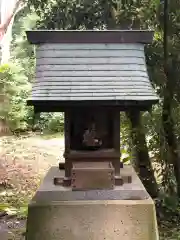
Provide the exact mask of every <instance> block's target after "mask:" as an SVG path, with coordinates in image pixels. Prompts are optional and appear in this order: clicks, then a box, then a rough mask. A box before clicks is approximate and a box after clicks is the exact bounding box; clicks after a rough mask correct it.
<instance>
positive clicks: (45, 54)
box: [36, 49, 144, 58]
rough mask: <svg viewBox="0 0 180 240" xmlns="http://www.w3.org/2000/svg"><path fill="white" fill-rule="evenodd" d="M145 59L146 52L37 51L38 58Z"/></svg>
mask: <svg viewBox="0 0 180 240" xmlns="http://www.w3.org/2000/svg"><path fill="white" fill-rule="evenodd" d="M119 56H121V57H143V56H144V51H137V50H96V51H95V50H94V49H92V50H60V51H58V50H48V51H37V52H36V57H37V58H59V57H61V58H62V57H63V58H69V57H72V58H73V57H75V58H84V57H89V58H100V57H119Z"/></svg>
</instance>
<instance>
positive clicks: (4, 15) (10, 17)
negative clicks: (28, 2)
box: [0, 0, 25, 63]
mask: <svg viewBox="0 0 180 240" xmlns="http://www.w3.org/2000/svg"><path fill="white" fill-rule="evenodd" d="M24 6H25V5H24V3H23V1H21V0H9V1H6V0H1V2H0V46H1V61H0V62H1V63H7V62H8V60H9V58H10V44H11V40H12V25H13V21H14V16H15V15H16V13H17V12H18V11H20V10H21V9H22V8H23V7H24Z"/></svg>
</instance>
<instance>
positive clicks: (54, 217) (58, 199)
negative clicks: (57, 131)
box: [26, 166, 159, 240]
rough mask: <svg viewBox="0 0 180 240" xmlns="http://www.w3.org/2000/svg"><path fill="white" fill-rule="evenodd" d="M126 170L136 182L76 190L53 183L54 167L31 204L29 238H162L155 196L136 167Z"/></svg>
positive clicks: (75, 239)
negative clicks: (147, 188)
mask: <svg viewBox="0 0 180 240" xmlns="http://www.w3.org/2000/svg"><path fill="white" fill-rule="evenodd" d="M123 171H124V173H122V174H129V173H130V172H131V173H132V176H133V181H132V184H124V185H123V186H118V187H115V189H114V190H108V191H101V190H98V191H95V190H92V191H77V192H76V191H72V190H71V189H70V188H65V187H61V186H55V185H54V184H53V178H54V176H59V174H60V172H59V170H58V168H56V167H52V168H51V169H50V170H49V172H48V174H47V175H46V177H45V179H44V181H43V182H42V184H41V186H40V188H39V190H38V191H37V193H36V194H35V196H34V198H33V199H32V201H31V202H30V204H29V213H28V221H27V236H26V240H104V239H106V240H119V239H122V240H158V239H159V237H158V230H157V221H156V214H155V207H154V203H153V201H152V199H151V198H150V196H149V195H148V193H147V192H146V190H145V188H144V187H143V185H142V183H141V181H140V180H139V178H138V176H137V175H136V173H135V172H134V170H133V169H132V167H130V166H125V168H124V169H123ZM62 174H63V173H62ZM130 199H131V200H130ZM132 199H133V200H132Z"/></svg>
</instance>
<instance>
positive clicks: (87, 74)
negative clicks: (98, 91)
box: [36, 71, 147, 81]
mask: <svg viewBox="0 0 180 240" xmlns="http://www.w3.org/2000/svg"><path fill="white" fill-rule="evenodd" d="M91 76H92V77H121V76H123V77H128V76H129V77H147V72H146V71H58V72H55V71H47V72H37V73H36V77H37V78H44V77H72V78H73V77H91ZM72 81H73V80H72Z"/></svg>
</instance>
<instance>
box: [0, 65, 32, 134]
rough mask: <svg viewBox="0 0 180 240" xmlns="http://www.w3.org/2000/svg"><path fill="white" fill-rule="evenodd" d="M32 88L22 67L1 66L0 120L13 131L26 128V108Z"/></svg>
mask: <svg viewBox="0 0 180 240" xmlns="http://www.w3.org/2000/svg"><path fill="white" fill-rule="evenodd" d="M30 87H31V86H30V84H28V82H27V79H26V78H24V75H23V74H22V69H21V68H20V67H18V66H16V65H15V64H10V65H1V66H0V94H1V98H2V99H1V103H0V104H1V107H0V118H1V119H3V120H5V122H6V123H7V124H8V126H9V127H10V129H11V130H15V129H17V128H26V125H27V122H26V118H27V115H28V112H27V108H26V107H25V106H26V98H27V96H28V93H29V91H30Z"/></svg>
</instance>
